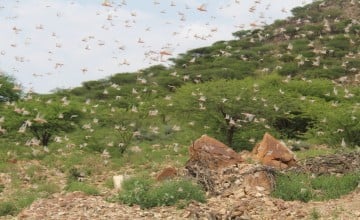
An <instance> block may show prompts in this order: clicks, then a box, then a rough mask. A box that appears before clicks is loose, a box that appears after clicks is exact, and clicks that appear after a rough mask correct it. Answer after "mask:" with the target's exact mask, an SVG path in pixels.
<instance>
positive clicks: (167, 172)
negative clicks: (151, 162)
mask: <svg viewBox="0 0 360 220" xmlns="http://www.w3.org/2000/svg"><path fill="white" fill-rule="evenodd" d="M176 176H177V170H176V169H175V168H173V167H167V168H165V169H163V170H162V171H161V172H160V173H159V174H158V175H157V176H156V180H157V181H163V180H167V179H172V178H174V177H176Z"/></svg>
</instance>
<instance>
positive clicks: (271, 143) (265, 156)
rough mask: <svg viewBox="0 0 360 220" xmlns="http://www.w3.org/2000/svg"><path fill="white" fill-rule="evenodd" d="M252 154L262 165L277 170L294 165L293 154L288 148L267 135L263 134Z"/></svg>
mask: <svg viewBox="0 0 360 220" xmlns="http://www.w3.org/2000/svg"><path fill="white" fill-rule="evenodd" d="M252 153H253V154H254V155H255V156H256V158H257V159H258V160H259V161H260V162H261V163H262V164H264V165H267V166H271V167H274V168H277V169H286V168H288V167H290V166H295V165H296V160H295V158H294V154H293V153H292V152H291V151H290V150H289V148H287V147H286V146H285V145H284V144H283V143H281V142H280V141H278V140H277V139H275V138H274V137H273V136H271V135H270V134H268V133H265V135H264V137H263V139H262V141H261V142H260V143H259V144H257V145H256V146H255V148H254V149H253V151H252Z"/></svg>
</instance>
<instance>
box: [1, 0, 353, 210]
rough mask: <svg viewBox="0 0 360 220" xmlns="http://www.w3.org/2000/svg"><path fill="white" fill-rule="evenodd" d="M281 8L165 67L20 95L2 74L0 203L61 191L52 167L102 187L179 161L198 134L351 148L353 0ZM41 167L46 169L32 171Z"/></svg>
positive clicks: (232, 140)
mask: <svg viewBox="0 0 360 220" xmlns="http://www.w3.org/2000/svg"><path fill="white" fill-rule="evenodd" d="M292 12H293V14H294V16H293V17H290V18H288V19H287V20H278V21H276V22H275V23H273V24H271V25H268V26H265V27H264V28H262V29H256V30H243V31H238V32H235V33H233V35H234V37H235V39H234V40H231V41H220V42H216V43H214V44H213V45H211V46H208V47H203V48H196V49H193V50H190V51H187V52H186V53H184V54H179V55H178V57H176V58H174V59H172V60H171V61H172V62H173V65H172V66H170V67H165V66H161V65H157V66H151V67H149V68H146V69H142V70H139V71H138V72H134V73H119V74H114V75H112V76H111V77H108V78H106V79H102V80H98V81H88V82H84V83H83V84H82V86H81V87H78V88H74V89H71V90H58V91H55V92H54V93H52V94H47V95H43V94H24V93H23V92H22V91H19V90H14V89H13V87H14V85H15V81H14V79H12V78H11V77H9V76H5V75H1V76H0V84H2V86H1V87H0V146H1V147H0V172H1V173H4V175H6V176H9V177H11V178H12V182H11V184H7V183H0V188H1V189H2V191H3V192H2V195H1V196H0V210H2V209H4V207H5V208H6V207H7V206H5V205H4V204H7V205H9V204H10V205H9V207H10V208H9V209H10V212H9V213H8V214H11V213H16V212H17V211H19V210H20V209H22V208H23V207H24V206H26V205H28V204H30V203H31V202H32V201H33V200H35V199H36V198H39V197H46V196H48V195H50V194H52V193H55V192H59V191H61V189H62V187H63V185H61V184H60V183H58V182H57V178H58V177H59V176H64V177H65V178H66V179H67V182H65V183H64V184H65V189H67V190H71V186H73V185H72V184H73V181H72V178H73V177H74V176H75V177H78V176H81V177H82V176H83V177H84V178H85V181H84V182H82V184H84V185H86V186H87V187H93V188H94V189H96V190H98V191H99V192H98V193H100V194H101V193H103V192H104V191H106V190H104V189H106V188H107V187H110V186H109V185H111V184H110V183H111V178H112V174H115V173H125V172H126V173H128V174H135V173H136V174H139V175H145V176H146V175H150V174H151V173H152V172H158V171H159V170H161V169H162V168H163V167H166V166H168V165H172V166H175V167H181V166H183V165H184V163H185V161H186V160H187V159H188V146H189V145H190V144H191V142H192V141H194V140H195V139H197V138H198V137H200V136H201V135H202V134H208V135H210V136H213V137H215V138H217V139H218V140H220V141H223V142H224V143H226V144H228V145H229V146H231V147H232V148H233V149H235V150H236V151H241V150H251V149H252V148H253V147H254V145H255V144H256V143H257V142H259V141H260V140H261V138H262V136H263V135H264V133H265V132H269V133H271V134H272V135H274V136H275V137H277V138H279V139H282V140H284V141H285V142H287V143H288V145H289V146H292V147H293V149H294V150H299V149H308V150H309V152H311V154H312V153H319V154H322V153H328V152H334V151H339V150H353V149H356V148H358V146H360V136H359V135H358V134H359V133H360V123H359V119H360V111H359V108H360V87H359V80H360V3H358V2H357V1H350V0H346V1H340V0H327V1H316V2H314V3H312V4H309V5H306V6H304V7H299V8H295V9H293V11H292ZM319 145H326V146H327V147H328V150H323V151H319V152H317V149H318V148H317V146H319ZM303 154H306V153H304V152H301V153H299V155H298V156H300V157H301V156H303ZM309 154H310V153H309ZM33 161H38V162H37V163H35V164H34V163H33ZM27 164H30V165H27ZM45 168H46V169H47V170H48V171H46V172H50V171H49V170H51V172H52V174H48V175H40V174H41V173H42V172H43V171H42V170H43V169H45ZM51 172H50V173H51ZM52 175H53V176H52ZM25 177H26V180H24V178H25ZM34 185H36V186H37V188H36V190H34V188H33V186H34ZM95 192H96V191H95ZM19 195H21V198H20V196H19ZM1 204H3V206H2V207H1ZM11 210H14V211H13V212H11Z"/></svg>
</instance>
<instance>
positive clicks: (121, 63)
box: [0, 0, 311, 93]
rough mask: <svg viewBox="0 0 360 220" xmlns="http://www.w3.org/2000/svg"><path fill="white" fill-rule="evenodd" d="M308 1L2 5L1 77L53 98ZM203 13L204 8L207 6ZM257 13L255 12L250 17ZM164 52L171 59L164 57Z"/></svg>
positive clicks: (52, 0)
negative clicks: (59, 92) (57, 93)
mask: <svg viewBox="0 0 360 220" xmlns="http://www.w3.org/2000/svg"><path fill="white" fill-rule="evenodd" d="M310 2H311V0H223V1H215V0H125V1H124V0H114V1H111V0H109V1H105V4H103V3H104V1H103V0H16V1H15V0H0V33H1V34H0V71H1V72H3V73H6V74H9V75H12V76H14V77H15V78H16V80H17V82H19V83H20V84H21V85H22V86H23V87H24V88H25V91H27V90H29V89H30V88H32V90H33V91H35V92H38V93H48V92H50V91H51V90H53V89H55V88H72V87H76V86H79V85H81V82H84V81H88V80H97V79H101V78H106V77H108V76H110V75H112V74H116V73H122V72H135V71H138V70H140V69H142V68H146V67H149V66H151V65H155V64H163V65H169V64H170V63H169V62H167V59H169V58H171V57H177V54H179V53H185V52H186V51H187V50H189V49H194V48H198V47H203V46H210V45H211V44H212V43H214V42H216V41H219V40H230V39H234V37H233V36H232V33H233V32H236V31H238V30H241V29H250V26H249V24H250V23H254V22H255V23H256V24H257V25H261V24H263V23H267V24H270V23H272V22H273V21H274V20H276V19H284V18H286V17H289V16H291V12H290V10H291V9H292V8H293V7H296V6H303V5H304V4H308V3H310ZM202 5H203V6H202ZM250 11H252V12H250ZM160 52H166V53H169V54H171V55H163V56H162V57H161V56H160Z"/></svg>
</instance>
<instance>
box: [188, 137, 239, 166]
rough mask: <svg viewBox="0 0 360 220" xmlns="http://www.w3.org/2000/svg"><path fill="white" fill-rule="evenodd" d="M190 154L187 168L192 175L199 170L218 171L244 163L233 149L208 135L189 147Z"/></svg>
mask: <svg viewBox="0 0 360 220" xmlns="http://www.w3.org/2000/svg"><path fill="white" fill-rule="evenodd" d="M189 154H190V159H189V160H188V161H187V162H186V165H185V167H186V168H187V169H188V170H189V171H190V172H191V173H194V172H195V173H196V170H198V169H199V168H200V169H210V170H216V169H219V168H223V167H227V166H230V165H234V164H238V163H242V162H243V161H244V160H243V158H242V157H241V156H240V155H239V154H238V153H236V152H235V151H234V150H233V149H231V148H229V147H228V146H226V145H225V144H224V143H222V142H220V141H218V140H216V139H214V138H212V137H209V136H207V135H203V136H201V137H200V138H199V139H197V140H196V141H195V142H194V143H193V144H192V145H191V146H190V147H189ZM193 171H194V172H193Z"/></svg>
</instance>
